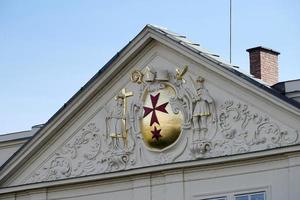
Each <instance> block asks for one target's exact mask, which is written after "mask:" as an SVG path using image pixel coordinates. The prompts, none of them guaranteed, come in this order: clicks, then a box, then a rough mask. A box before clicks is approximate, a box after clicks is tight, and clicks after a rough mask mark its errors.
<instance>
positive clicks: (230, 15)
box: [229, 0, 232, 63]
mask: <svg viewBox="0 0 300 200" xmlns="http://www.w3.org/2000/svg"><path fill="white" fill-rule="evenodd" d="M231 1H232V0H230V5H229V61H230V63H231V46H232V44H231V43H232V41H231V20H232V14H231V10H232V2H231Z"/></svg>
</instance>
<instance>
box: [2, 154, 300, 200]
mask: <svg viewBox="0 0 300 200" xmlns="http://www.w3.org/2000/svg"><path fill="white" fill-rule="evenodd" d="M299 185H300V153H298V154H294V155H282V156H280V155H277V156H272V157H269V158H259V159H258V158H257V159H252V160H247V161H235V162H231V163H226V164H225V163H224V164H222V163H221V164H215V165H207V166H199V167H193V168H185V169H176V170H175V169H174V170H168V171H162V172H157V173H152V174H144V175H138V176H128V177H122V178H118V179H113V180H99V181H94V182H90V183H81V184H80V183H79V184H73V185H63V186H59V187H51V188H43V189H39V190H27V191H22V192H17V193H16V194H12V193H11V194H7V195H2V196H1V195H0V199H1V200H3V199H5V200H23V199H32V200H42V199H44V200H45V199H47V200H60V199H72V200H101V199H104V200H110V199H111V200H119V199H120V200H127V199H128V200H129V199H139V200H152V199H153V200H154V199H155V200H168V199H172V200H177V199H178V200H183V199H186V200H198V199H199V200H200V199H205V198H209V197H213V196H223V195H227V194H239V193H245V192H255V191H262V190H263V191H266V196H267V199H268V200H299V197H300V191H299Z"/></svg>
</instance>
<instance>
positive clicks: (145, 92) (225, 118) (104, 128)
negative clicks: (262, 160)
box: [23, 66, 299, 183]
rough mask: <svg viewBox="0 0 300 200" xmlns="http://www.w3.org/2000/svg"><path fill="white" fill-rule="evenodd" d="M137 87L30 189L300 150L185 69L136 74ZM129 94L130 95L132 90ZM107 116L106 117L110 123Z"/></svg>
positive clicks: (60, 152)
mask: <svg viewBox="0 0 300 200" xmlns="http://www.w3.org/2000/svg"><path fill="white" fill-rule="evenodd" d="M131 81H132V83H130V84H128V85H127V86H126V87H127V88H123V89H122V90H121V91H119V93H118V94H117V96H116V97H114V98H113V99H111V101H110V102H108V103H107V105H106V106H105V109H104V110H105V111H104V112H101V114H100V112H99V113H98V115H101V116H99V118H98V119H102V121H95V120H93V122H89V123H87V125H86V126H85V127H84V128H83V129H82V130H80V131H79V132H76V133H74V134H73V136H72V137H71V138H69V140H68V141H66V142H65V143H64V144H63V145H62V146H60V147H58V148H57V150H56V151H55V153H54V154H53V155H51V156H50V157H49V158H47V160H46V161H44V162H43V163H42V164H41V165H40V166H39V167H38V168H37V169H36V170H34V172H32V173H31V174H30V175H29V176H28V177H27V178H26V179H25V180H24V181H23V182H24V183H32V182H41V181H50V180H59V179H65V178H70V177H79V176H86V175H91V174H101V173H109V172H113V171H121V170H127V169H133V168H140V167H146V166H154V165H160V164H167V163H174V162H179V161H188V160H195V159H200V158H201V159H204V158H209V157H218V156H224V155H233V154H240V153H245V152H253V151H259V150H263V149H270V148H276V147H281V146H287V145H292V144H295V143H299V133H298V132H296V131H294V130H286V129H288V128H287V127H285V126H284V125H282V124H280V123H278V122H275V121H273V120H272V119H271V118H270V117H269V116H264V115H263V114H262V113H260V112H258V111H255V108H253V107H251V106H249V105H247V104H245V103H243V102H239V101H237V100H224V99H223V96H218V94H216V93H214V92H212V91H210V90H209V89H207V87H206V84H207V83H206V81H205V77H202V76H201V74H192V73H189V71H188V67H187V66H185V67H183V68H182V69H176V70H175V69H174V70H167V69H160V68H150V67H148V68H146V69H144V70H143V71H139V70H135V71H133V72H132V76H131ZM128 88H129V89H128ZM103 113H106V114H104V116H103Z"/></svg>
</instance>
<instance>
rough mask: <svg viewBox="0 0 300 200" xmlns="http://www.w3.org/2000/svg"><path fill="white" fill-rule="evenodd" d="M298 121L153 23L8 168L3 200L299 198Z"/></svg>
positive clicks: (246, 78) (0, 182)
mask: <svg viewBox="0 0 300 200" xmlns="http://www.w3.org/2000/svg"><path fill="white" fill-rule="evenodd" d="M261 48H262V47H260V48H259V49H261ZM256 50H257V49H255V51H256ZM262 50H263V51H266V48H262ZM250 51H253V49H250ZM250 51H249V52H250ZM250 53H251V52H250ZM271 53H272V52H271ZM256 54H257V53H256ZM277 55H278V54H277ZM275 63H276V62H275ZM272 78H274V75H273V74H272ZM264 81H265V80H264ZM272 81H274V79H272ZM299 111H300V106H299V103H298V102H297V101H295V100H293V99H290V98H288V97H286V96H284V95H282V94H280V92H278V91H277V90H275V89H274V88H272V87H270V86H269V85H268V84H266V83H265V82H263V81H261V80H258V79H257V78H255V77H252V76H250V75H247V74H245V73H242V72H240V71H239V69H237V68H236V67H235V66H232V65H231V64H229V63H226V62H225V61H223V60H222V59H220V58H219V57H218V56H217V55H215V54H213V53H210V52H208V51H207V50H205V49H203V48H202V47H200V46H199V45H197V44H194V43H192V42H191V41H189V40H187V39H186V38H185V37H183V36H181V35H178V34H175V33H173V32H170V31H168V30H167V29H164V28H160V27H156V26H153V25H147V26H146V27H145V28H144V29H143V30H142V31H141V32H140V33H139V34H138V35H137V36H136V37H135V38H134V39H133V40H132V41H131V42H130V43H129V44H128V45H127V46H125V47H124V48H123V49H122V50H121V51H120V52H118V53H117V54H116V55H115V56H114V57H113V58H112V59H111V60H110V61H109V62H108V63H107V64H106V65H105V66H104V67H103V68H102V69H101V70H100V71H99V72H98V73H97V74H96V75H95V76H94V77H93V78H92V79H91V80H90V81H89V82H88V83H87V84H86V85H85V86H84V87H83V88H82V89H81V90H80V91H79V92H77V93H76V94H75V95H74V96H73V97H72V98H71V99H70V100H69V101H68V102H67V103H66V104H65V105H64V107H62V108H61V109H60V110H59V111H58V112H57V113H56V114H55V115H54V116H53V117H52V118H51V119H50V120H49V121H48V122H47V123H46V124H44V125H43V126H42V127H38V128H39V130H38V131H37V132H36V133H33V134H32V135H33V136H32V137H30V139H28V140H27V142H26V143H25V144H23V145H22V146H21V147H20V148H19V149H18V150H16V152H15V153H14V154H13V155H12V156H10V158H9V159H8V158H7V157H8V156H6V157H5V158H3V159H2V160H6V159H7V160H6V161H5V163H4V164H3V165H2V166H1V170H0V199H6V200H21V199H34V200H42V199H43V200H58V199H75V200H80V199H88V200H94V199H95V200H96V199H97V200H99V199H105V200H107V199H114V200H115V199H122V200H126V199H145V200H154V199H165V200H167V199H174V200H175V199H178V200H179V199H180V200H182V199H186V200H189V199H193V200H196V199H197V200H208V199H210V200H234V199H235V200H282V199H288V200H297V199H299V198H300V191H299V189H298V188H299V185H300V138H299V131H300V124H299V122H300V112H299ZM12 137H13V136H12ZM13 138H14V140H17V138H18V136H17V135H15V136H14V137H13ZM4 143H5V141H4ZM4 143H3V145H2V146H5V145H4ZM0 144H1V143H0ZM6 146H7V145H6ZM4 149H5V147H3V149H2V150H3V151H2V150H1V149H0V151H2V152H4ZM16 149H17V148H16Z"/></svg>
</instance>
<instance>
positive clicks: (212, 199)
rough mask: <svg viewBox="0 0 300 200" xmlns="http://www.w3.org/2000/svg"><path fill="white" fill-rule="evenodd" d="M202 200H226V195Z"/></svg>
mask: <svg viewBox="0 0 300 200" xmlns="http://www.w3.org/2000/svg"><path fill="white" fill-rule="evenodd" d="M204 200H227V197H226V196H224V197H216V198H209V199H204Z"/></svg>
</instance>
